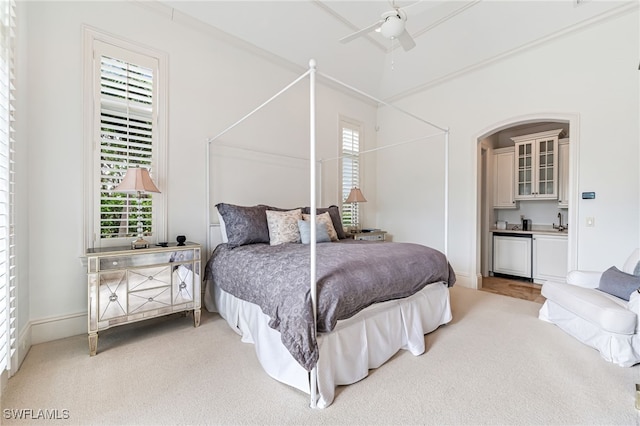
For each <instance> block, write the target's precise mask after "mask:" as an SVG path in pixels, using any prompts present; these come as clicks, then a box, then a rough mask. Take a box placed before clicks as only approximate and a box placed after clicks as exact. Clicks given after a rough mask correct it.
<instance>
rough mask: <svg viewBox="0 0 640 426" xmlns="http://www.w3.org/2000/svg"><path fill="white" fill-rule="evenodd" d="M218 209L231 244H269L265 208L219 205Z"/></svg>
mask: <svg viewBox="0 0 640 426" xmlns="http://www.w3.org/2000/svg"><path fill="white" fill-rule="evenodd" d="M216 208H217V209H218V213H219V214H220V217H222V220H223V221H224V228H225V231H226V234H227V241H228V242H229V244H231V245H234V246H241V245H245V244H256V243H268V242H269V228H268V227H267V216H266V214H265V211H266V209H265V208H264V206H253V207H245V206H236V205H233V204H226V203H219V204H216Z"/></svg>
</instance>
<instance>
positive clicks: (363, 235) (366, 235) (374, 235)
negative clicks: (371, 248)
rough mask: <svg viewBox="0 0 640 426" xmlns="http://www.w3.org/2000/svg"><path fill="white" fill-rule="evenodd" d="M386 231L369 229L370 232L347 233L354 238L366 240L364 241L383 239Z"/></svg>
mask: <svg viewBox="0 0 640 426" xmlns="http://www.w3.org/2000/svg"><path fill="white" fill-rule="evenodd" d="M386 233H387V231H379V230H378V231H370V232H362V231H360V232H350V233H348V234H347V236H349V237H350V238H353V239H354V240H366V241H384V239H385V234H386Z"/></svg>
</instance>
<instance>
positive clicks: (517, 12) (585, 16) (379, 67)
mask: <svg viewBox="0 0 640 426" xmlns="http://www.w3.org/2000/svg"><path fill="white" fill-rule="evenodd" d="M160 3H162V4H164V5H166V6H168V7H170V8H171V9H172V11H171V12H172V15H173V16H181V17H183V18H184V17H188V19H198V20H200V21H202V22H204V23H206V24H208V25H211V26H213V27H215V28H216V29H218V30H221V31H223V32H225V33H227V34H230V35H232V36H233V37H235V38H238V39H240V40H243V41H244V42H247V43H249V44H250V45H252V46H255V48H258V49H260V50H261V51H266V52H268V53H269V54H270V55H272V56H273V57H274V58H275V59H276V60H281V61H283V62H286V63H288V64H294V65H296V66H298V67H300V68H301V69H306V68H307V66H308V63H309V60H310V59H315V60H316V62H317V64H318V70H319V71H321V72H322V73H324V74H327V75H330V76H332V77H333V78H336V79H338V80H340V81H342V82H344V83H346V84H348V85H351V86H354V87H356V88H358V89H360V90H362V91H364V92H366V93H368V94H371V95H373V96H376V97H378V98H380V99H385V100H393V98H398V97H401V96H403V95H405V94H408V93H411V92H413V91H415V90H420V89H422V88H425V87H428V86H430V85H434V84H437V83H438V82H441V81H444V80H446V79H449V78H453V77H455V76H456V75H460V74H461V73H464V72H466V71H469V70H472V69H475V68H477V67H479V66H483V65H485V64H487V63H490V62H491V61H494V60H496V59H499V58H502V57H504V56H505V55H509V54H514V53H516V52H517V51H519V50H521V49H523V48H527V47H529V46H532V45H535V44H536V43H542V42H544V41H545V40H548V39H549V38H550V37H553V36H555V35H562V34H566V33H568V32H571V31H573V30H577V29H579V28H580V27H581V26H583V25H585V24H586V23H589V22H591V21H593V20H595V19H600V18H605V17H607V16H610V15H612V14H615V13H617V12H618V11H620V10H623V9H625V8H628V7H630V6H633V5H634V4H635V7H637V1H633V0H632V1H613V0H611V1H604V0H551V1H544V0H531V1H526V0H483V1H481V0H471V1H462V0H395V6H397V7H400V8H403V10H404V11H405V12H406V14H407V22H406V29H407V31H408V32H409V34H410V35H411V36H412V37H413V38H414V40H415V42H416V47H414V48H413V49H411V50H409V51H404V50H403V49H402V48H401V47H400V46H399V44H398V42H397V40H388V39H385V38H384V37H383V36H382V35H381V34H379V33H376V32H370V33H368V34H367V35H366V36H363V37H359V38H357V39H355V40H353V41H351V42H349V43H346V44H345V43H341V42H340V41H339V40H340V39H341V38H343V37H345V36H347V35H349V34H351V33H353V32H355V31H357V30H359V29H361V28H364V27H367V26H369V25H371V24H373V23H375V22H376V21H378V20H379V19H380V16H381V15H382V14H383V13H384V12H388V11H390V10H393V8H392V2H391V0H389V1H387V0H355V1H338V0H293V1H292V0H289V1H268V0H261V1H244V0H243V1H238V0H235V1H202V0H199V1H188V0H175V1H161V2H160Z"/></svg>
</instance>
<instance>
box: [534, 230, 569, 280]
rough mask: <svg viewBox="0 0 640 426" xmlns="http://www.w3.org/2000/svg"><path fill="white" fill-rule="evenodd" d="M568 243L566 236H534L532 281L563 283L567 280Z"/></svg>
mask: <svg viewBox="0 0 640 426" xmlns="http://www.w3.org/2000/svg"><path fill="white" fill-rule="evenodd" d="M567 248H568V241H567V236H566V235H546V234H534V236H533V280H534V282H536V283H544V282H545V281H547V280H553V281H560V282H564V281H565V280H566V278H567V272H568V271H567V269H568V267H567V264H568V256H567Z"/></svg>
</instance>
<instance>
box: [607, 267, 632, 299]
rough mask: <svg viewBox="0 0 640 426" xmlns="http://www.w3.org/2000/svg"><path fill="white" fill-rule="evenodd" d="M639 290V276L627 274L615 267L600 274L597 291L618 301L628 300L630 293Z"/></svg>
mask: <svg viewBox="0 0 640 426" xmlns="http://www.w3.org/2000/svg"><path fill="white" fill-rule="evenodd" d="M638 288H640V276H636V275H631V274H627V273H625V272H622V271H620V270H619V269H618V268H616V267H615V266H612V267H611V268H609V269H607V270H606V271H604V272H603V273H602V277H601V278H600V284H599V285H598V290H600V291H604V292H605V293H609V294H611V295H613V296H616V297H619V298H620V299H624V300H627V301H628V300H629V296H630V295H631V293H633V292H634V291H636V290H637V289H638Z"/></svg>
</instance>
